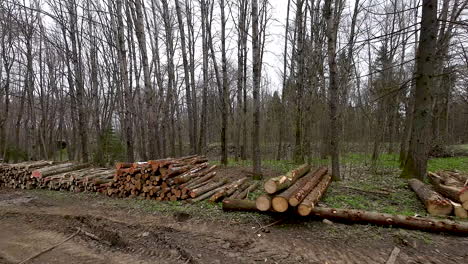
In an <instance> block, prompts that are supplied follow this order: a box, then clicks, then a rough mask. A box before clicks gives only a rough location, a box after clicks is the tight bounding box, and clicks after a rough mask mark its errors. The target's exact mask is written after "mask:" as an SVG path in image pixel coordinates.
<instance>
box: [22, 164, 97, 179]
mask: <svg viewBox="0 0 468 264" xmlns="http://www.w3.org/2000/svg"><path fill="white" fill-rule="evenodd" d="M87 167H89V164H72V165H71V166H66V167H61V168H57V169H54V170H48V171H44V172H42V171H40V170H35V171H33V172H32V175H31V177H34V178H43V177H47V176H51V175H55V174H60V173H64V172H70V171H76V170H81V169H83V168H87Z"/></svg>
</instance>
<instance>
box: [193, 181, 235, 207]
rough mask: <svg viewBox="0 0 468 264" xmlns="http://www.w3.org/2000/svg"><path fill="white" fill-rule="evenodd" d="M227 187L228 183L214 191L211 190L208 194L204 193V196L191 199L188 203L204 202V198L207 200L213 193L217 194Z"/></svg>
mask: <svg viewBox="0 0 468 264" xmlns="http://www.w3.org/2000/svg"><path fill="white" fill-rule="evenodd" d="M227 185H229V183H226V184H225V185H222V186H220V187H218V188H216V189H213V190H211V191H209V192H206V193H204V194H202V195H200V196H198V197H196V198H193V199H192V200H190V201H191V202H199V201H202V200H205V199H206V198H208V197H210V196H212V195H214V194H215V193H217V192H218V191H220V190H222V189H224V188H226V186H227Z"/></svg>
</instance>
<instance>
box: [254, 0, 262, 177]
mask: <svg viewBox="0 0 468 264" xmlns="http://www.w3.org/2000/svg"><path fill="white" fill-rule="evenodd" d="M258 24H259V22H258V1H257V0H252V64H253V65H252V87H253V108H254V110H253V131H252V160H253V175H254V178H256V179H259V178H261V177H262V176H261V175H262V170H261V157H260V77H261V76H260V70H261V64H260V59H261V58H260V40H259V32H258V31H259V28H258V27H259V26H258Z"/></svg>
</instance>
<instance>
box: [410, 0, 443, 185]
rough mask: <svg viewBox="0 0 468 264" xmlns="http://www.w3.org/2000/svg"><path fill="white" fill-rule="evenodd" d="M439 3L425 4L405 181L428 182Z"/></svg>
mask: <svg viewBox="0 0 468 264" xmlns="http://www.w3.org/2000/svg"><path fill="white" fill-rule="evenodd" d="M436 35H437V0H423V7H422V18H421V35H420V41H419V48H418V53H417V57H416V67H417V69H416V90H415V99H414V111H413V126H412V131H411V139H410V144H409V150H408V155H407V158H406V163H405V166H404V167H403V172H402V175H401V176H402V177H407V178H411V177H414V178H418V179H420V180H424V179H425V178H426V173H427V160H428V158H429V150H430V138H431V137H430V132H431V114H432V101H433V97H432V94H433V93H432V85H433V82H434V80H433V79H434V77H435V76H434V73H435V72H434V71H435V64H436V61H435V51H434V50H435V48H436V41H437V38H436Z"/></svg>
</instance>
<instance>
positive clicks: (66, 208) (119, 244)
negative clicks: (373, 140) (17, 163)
mask: <svg viewBox="0 0 468 264" xmlns="http://www.w3.org/2000/svg"><path fill="white" fill-rule="evenodd" d="M278 221H279V222H278ZM275 222H277V223H276V224H275V225H273V226H271V227H268V228H266V229H265V230H260V228H259V227H261V226H265V225H268V224H271V223H275ZM78 230H79V232H78ZM72 235H75V236H74V237H72V238H71V239H70V240H68V241H67V242H65V243H63V244H61V245H59V246H57V247H56V248H54V249H53V250H51V251H49V252H47V253H44V254H43V255H41V256H39V257H37V258H35V259H33V260H31V261H29V262H28V263H67V264H71V263H329V264H331V263H385V262H386V261H387V259H388V258H389V256H390V254H391V252H392V250H393V249H394V248H395V247H398V248H399V249H401V251H400V253H399V254H398V257H397V262H396V263H468V238H467V237H459V236H452V235H448V234H430V233H424V232H419V231H410V230H403V229H398V228H382V227H375V226H370V225H346V224H341V223H331V224H330V223H324V222H323V221H321V220H319V219H312V218H308V219H299V220H298V218H297V216H284V215H281V216H275V215H260V214H257V213H223V212H222V211H221V210H220V208H219V206H208V205H207V204H201V205H200V204H198V205H190V204H180V203H169V204H161V202H156V201H135V200H131V199H111V198H108V197H104V196H102V195H96V194H86V193H85V194H82V193H78V194H75V193H61V192H52V191H41V190H31V191H25V190H12V189H5V188H0V263H2V264H3V263H5V264H10V263H18V262H20V261H22V260H24V259H26V258H28V257H30V256H33V255H35V254H36V253H38V252H41V251H42V250H44V249H46V248H49V247H51V246H52V245H55V244H57V243H60V242H62V241H64V240H65V239H67V238H69V237H70V236H72Z"/></svg>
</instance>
